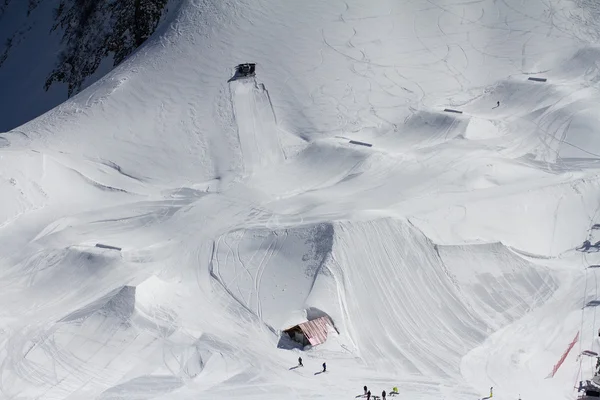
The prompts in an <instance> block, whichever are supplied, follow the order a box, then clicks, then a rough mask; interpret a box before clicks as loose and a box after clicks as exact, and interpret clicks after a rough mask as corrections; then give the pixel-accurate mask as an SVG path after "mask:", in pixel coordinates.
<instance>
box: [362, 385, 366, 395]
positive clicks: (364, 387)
mask: <svg viewBox="0 0 600 400" xmlns="http://www.w3.org/2000/svg"><path fill="white" fill-rule="evenodd" d="M363 389H364V391H365V396H366V395H367V387H366V386H363Z"/></svg>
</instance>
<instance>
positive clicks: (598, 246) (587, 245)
mask: <svg viewBox="0 0 600 400" xmlns="http://www.w3.org/2000/svg"><path fill="white" fill-rule="evenodd" d="M575 250H577V251H585V252H588V253H597V252H598V251H600V240H599V241H597V242H596V243H594V244H592V243H591V242H590V241H589V240H586V241H585V242H583V244H582V245H581V246H579V247H577V248H576V249H575ZM593 250H595V251H593Z"/></svg>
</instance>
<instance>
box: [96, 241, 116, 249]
mask: <svg viewBox="0 0 600 400" xmlns="http://www.w3.org/2000/svg"><path fill="white" fill-rule="evenodd" d="M96 247H99V248H101V249H110V250H118V251H121V248H120V247H115V246H109V245H107V244H102V243H96Z"/></svg>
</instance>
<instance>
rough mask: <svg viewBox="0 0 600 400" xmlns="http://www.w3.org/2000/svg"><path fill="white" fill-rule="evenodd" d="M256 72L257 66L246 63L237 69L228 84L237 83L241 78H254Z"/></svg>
mask: <svg viewBox="0 0 600 400" xmlns="http://www.w3.org/2000/svg"><path fill="white" fill-rule="evenodd" d="M255 72H256V64H254V63H245V64H239V65H238V66H236V67H235V74H234V75H233V76H232V77H231V79H229V80H228V81H227V82H231V81H235V80H238V79H241V78H246V77H249V76H254V75H255Z"/></svg>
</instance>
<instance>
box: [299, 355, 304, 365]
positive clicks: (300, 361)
mask: <svg viewBox="0 0 600 400" xmlns="http://www.w3.org/2000/svg"><path fill="white" fill-rule="evenodd" d="M298 365H299V366H300V367H304V365H302V357H298Z"/></svg>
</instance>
